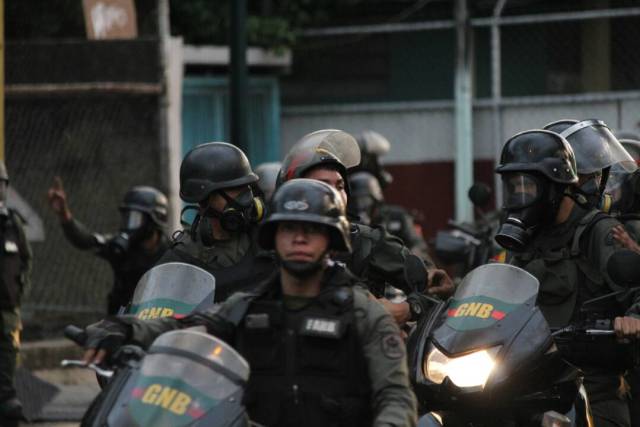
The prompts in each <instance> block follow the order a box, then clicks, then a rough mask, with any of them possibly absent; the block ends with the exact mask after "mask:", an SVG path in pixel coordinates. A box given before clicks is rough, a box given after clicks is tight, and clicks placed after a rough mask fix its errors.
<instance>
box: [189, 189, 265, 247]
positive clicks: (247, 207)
mask: <svg viewBox="0 0 640 427" xmlns="http://www.w3.org/2000/svg"><path fill="white" fill-rule="evenodd" d="M218 194H220V195H221V196H222V197H223V198H224V199H225V200H226V202H227V204H226V205H225V207H224V209H223V210H222V211H218V210H215V209H213V208H212V207H211V206H207V207H206V209H204V211H201V213H199V214H198V215H197V216H196V219H195V220H194V221H193V224H192V226H191V233H192V237H194V236H195V233H196V229H198V235H199V237H200V240H201V241H202V243H203V244H204V245H205V246H213V245H214V244H215V238H214V237H213V228H212V225H211V221H210V220H209V218H217V219H218V221H219V222H220V226H221V227H222V229H223V230H225V231H227V232H228V233H230V234H238V233H241V232H244V231H246V230H247V229H248V228H249V227H250V226H251V224H255V223H258V222H259V221H260V220H261V219H262V218H263V217H264V212H265V208H264V203H263V202H262V200H261V199H260V198H258V197H254V196H253V191H251V188H247V189H246V190H245V191H243V192H242V193H240V194H239V195H238V196H237V197H236V198H232V197H231V196H229V195H228V194H227V193H226V192H225V191H224V190H220V191H219V192H218Z"/></svg>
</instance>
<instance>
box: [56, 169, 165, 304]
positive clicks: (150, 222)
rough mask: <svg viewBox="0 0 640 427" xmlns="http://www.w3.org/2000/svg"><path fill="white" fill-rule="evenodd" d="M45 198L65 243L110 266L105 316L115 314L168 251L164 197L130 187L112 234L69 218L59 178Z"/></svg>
mask: <svg viewBox="0 0 640 427" xmlns="http://www.w3.org/2000/svg"><path fill="white" fill-rule="evenodd" d="M48 197H49V206H50V207H51V209H52V210H53V212H55V213H56V215H58V218H59V219H60V225H61V226H62V230H63V231H64V235H65V237H66V238H67V240H68V241H69V242H70V243H71V244H72V245H73V246H75V247H76V248H78V249H81V250H90V251H93V252H94V253H95V255H96V256H99V257H100V258H103V259H105V260H106V261H107V262H109V264H110V265H111V268H112V269H113V276H114V281H113V288H112V289H111V292H110V293H109V296H108V301H107V312H108V313H109V314H115V313H117V312H118V311H119V310H120V309H121V307H125V306H126V305H127V304H128V303H129V301H131V297H132V296H133V292H134V291H135V288H136V284H137V283H138V280H140V278H141V277H142V275H143V274H144V273H145V272H146V271H147V270H149V269H150V268H151V267H153V265H154V264H155V263H156V262H157V261H158V260H159V259H160V257H161V256H162V255H163V254H164V252H165V251H166V250H167V249H168V248H169V240H168V239H167V237H166V235H165V228H166V225H167V210H168V209H167V205H168V202H167V198H166V196H165V195H164V194H162V192H160V191H159V190H157V189H155V188H153V187H147V186H137V187H132V188H131V189H130V190H129V191H127V192H126V193H125V195H124V198H123V200H122V204H121V205H120V206H119V208H118V209H119V210H120V216H121V217H120V229H119V230H118V232H116V233H113V234H100V233H96V232H93V231H90V230H88V229H87V227H85V226H84V225H83V224H82V223H81V222H80V221H79V220H78V219H76V218H74V217H73V215H72V213H71V209H70V208H69V204H68V197H67V194H66V192H65V191H64V187H63V185H62V180H61V179H60V178H59V177H56V178H55V179H54V182H53V186H52V187H51V188H50V189H49V192H48Z"/></svg>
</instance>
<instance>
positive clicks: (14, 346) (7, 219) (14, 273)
mask: <svg viewBox="0 0 640 427" xmlns="http://www.w3.org/2000/svg"><path fill="white" fill-rule="evenodd" d="M8 186H9V175H8V174H7V168H6V166H5V164H4V162H2V161H0V230H1V232H2V241H1V242H0V244H1V245H2V248H3V249H2V276H1V277H2V285H1V286H0V293H1V295H0V320H1V321H2V331H1V334H0V420H9V419H12V420H18V419H21V418H23V415H22V404H21V402H20V401H19V400H18V398H17V397H16V390H15V385H14V377H15V371H16V363H17V359H18V352H19V349H20V331H21V329H22V323H21V319H20V302H21V300H22V296H23V294H24V293H25V291H26V289H27V288H28V286H29V283H30V274H31V259H32V255H31V247H30V246H29V242H28V241H27V238H26V236H25V232H24V220H23V219H22V217H21V216H20V214H19V213H18V212H16V211H14V210H13V209H10V208H8V207H7V188H8Z"/></svg>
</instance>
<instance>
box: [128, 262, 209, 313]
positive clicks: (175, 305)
mask: <svg viewBox="0 0 640 427" xmlns="http://www.w3.org/2000/svg"><path fill="white" fill-rule="evenodd" d="M215 288H216V279H215V278H214V277H213V276H212V275H211V273H209V272H207V271H205V270H203V269H201V268H199V267H196V266H194V265H191V264H184V263H181V262H171V263H168V264H162V265H158V266H155V267H153V268H152V269H151V270H149V271H147V272H146V273H145V274H144V276H142V278H141V279H140V281H139V282H138V285H137V286H136V290H135V293H134V294H133V300H132V301H131V307H130V308H129V310H128V314H134V315H136V316H137V317H138V318H139V319H144V320H146V319H156V318H158V317H168V316H174V317H178V318H180V317H184V316H186V315H187V314H189V313H191V312H192V311H194V309H195V308H196V307H198V306H200V305H201V303H203V301H204V302H206V301H209V302H210V303H211V304H213V296H214V292H215Z"/></svg>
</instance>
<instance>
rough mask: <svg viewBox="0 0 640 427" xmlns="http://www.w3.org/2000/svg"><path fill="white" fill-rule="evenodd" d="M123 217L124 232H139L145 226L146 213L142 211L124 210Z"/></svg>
mask: <svg viewBox="0 0 640 427" xmlns="http://www.w3.org/2000/svg"><path fill="white" fill-rule="evenodd" d="M121 215H122V217H121V221H122V222H121V225H122V227H121V229H122V230H137V229H138V228H140V227H142V226H143V225H144V213H142V212H140V211H131V210H124V211H122V213H121Z"/></svg>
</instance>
